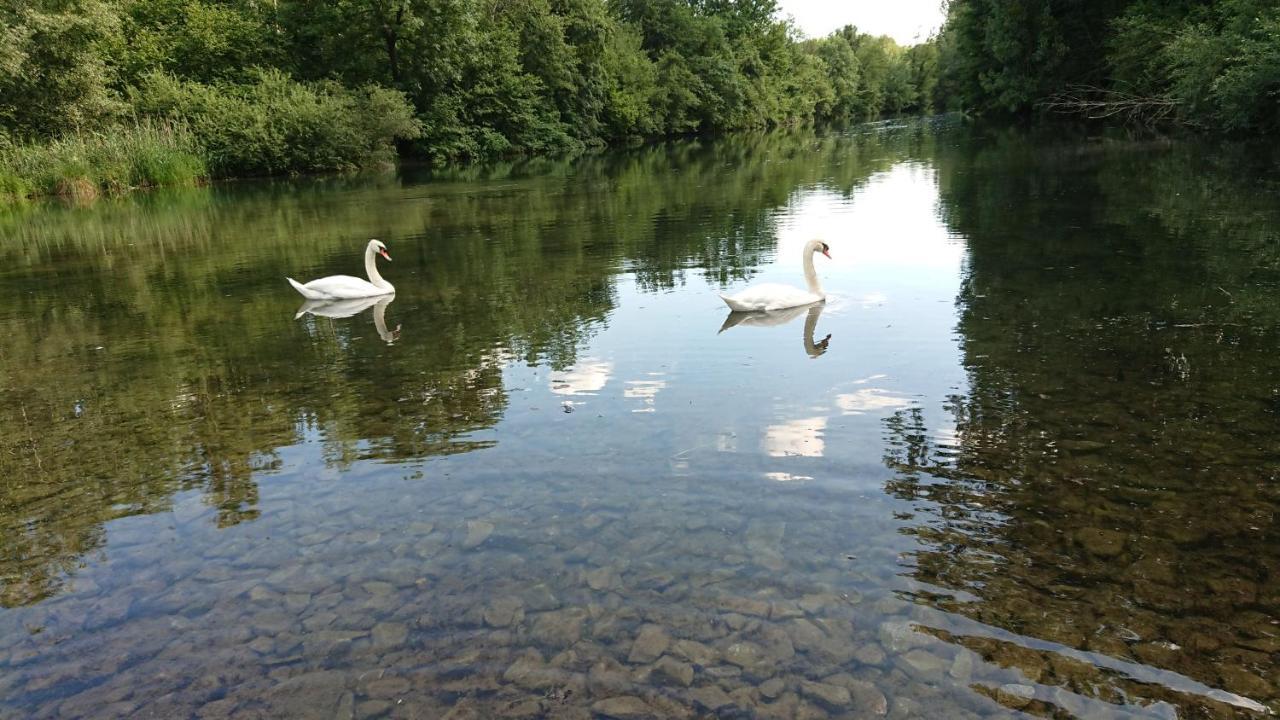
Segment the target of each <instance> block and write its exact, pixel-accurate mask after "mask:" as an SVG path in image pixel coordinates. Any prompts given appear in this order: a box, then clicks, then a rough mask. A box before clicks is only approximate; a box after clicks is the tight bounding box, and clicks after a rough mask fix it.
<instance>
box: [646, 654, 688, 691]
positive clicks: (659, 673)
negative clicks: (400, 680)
mask: <svg viewBox="0 0 1280 720" xmlns="http://www.w3.org/2000/svg"><path fill="white" fill-rule="evenodd" d="M651 674H652V676H653V677H654V678H656V679H657V680H658V681H659V682H664V681H665V683H666V684H672V685H683V686H685V687H689V685H691V684H692V683H693V666H692V665H690V664H688V663H684V662H680V661H679V660H676V659H675V658H672V657H662V658H660V659H659V660H658V662H657V663H655V664H654V666H653V671H652V673H651Z"/></svg>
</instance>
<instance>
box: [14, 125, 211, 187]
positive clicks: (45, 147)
mask: <svg viewBox="0 0 1280 720" xmlns="http://www.w3.org/2000/svg"><path fill="white" fill-rule="evenodd" d="M207 177H208V170H207V168H206V164H205V161H204V158H203V153H202V152H201V150H200V147H199V144H198V143H197V142H196V140H195V137H194V136H193V134H192V133H191V131H190V130H189V129H188V128H187V127H186V125H184V124H181V123H171V122H154V121H141V122H137V123H134V124H126V125H116V126H112V127H108V128H105V129H103V130H100V131H95V132H79V133H74V134H70V135H65V136H63V137H60V138H56V139H53V140H48V141H44V142H12V141H7V140H5V139H3V138H0V203H14V202H23V201H25V200H27V199H30V198H34V197H39V196H44V195H60V196H66V197H70V198H73V199H77V200H85V199H91V198H94V197H97V196H99V195H102V194H108V195H115V194H121V193H126V192H128V191H130V190H132V189H134V188H139V187H158V186H162V185H194V184H196V183H199V182H200V181H202V180H204V179H205V178H207Z"/></svg>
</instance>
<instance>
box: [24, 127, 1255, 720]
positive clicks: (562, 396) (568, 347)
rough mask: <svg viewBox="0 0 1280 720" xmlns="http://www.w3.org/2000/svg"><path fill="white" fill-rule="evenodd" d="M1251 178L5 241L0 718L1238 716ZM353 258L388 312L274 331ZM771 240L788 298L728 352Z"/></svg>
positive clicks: (1246, 713) (821, 187)
mask: <svg viewBox="0 0 1280 720" xmlns="http://www.w3.org/2000/svg"><path fill="white" fill-rule="evenodd" d="M1278 167H1280V166H1277V164H1276V162H1275V159H1274V157H1273V156H1270V155H1269V154H1268V153H1267V152H1266V151H1259V150H1258V149H1257V148H1236V147H1221V146H1218V147H1203V146H1200V145H1198V144H1195V143H1193V142H1186V141H1182V142H1160V143H1153V142H1149V141H1135V140H1129V139H1123V138H1096V137H1093V138H1090V137H1082V136H1074V135H1071V134H1064V133H1057V132H1054V133H1041V134H1027V133H1024V132H1018V131H996V130H989V129H983V128H968V127H962V126H956V125H954V124H947V123H921V124H910V125H905V126H892V125H878V126H866V127H860V128H855V129H853V130H850V131H846V132H838V133H836V132H832V133H820V134H813V133H794V134H772V135H761V136H733V137H729V138H724V139H719V140H713V141H699V142H682V143H673V144H668V145H662V146H656V147H647V148H642V149H637V150H629V151H619V152H615V153H610V154H606V155H601V156H596V157H588V158H584V159H579V160H577V161H572V162H549V161H540V162H533V163H524V164H519V165H511V166H488V167H484V168H476V169H471V170H466V171H458V172H456V173H451V174H444V175H440V176H437V177H425V176H415V175H413V174H407V175H405V176H403V177H400V178H349V179H336V180H326V181H310V182H298V183H275V184H237V185H228V186H218V187H214V188H210V189H202V190H197V191H189V192H177V193H156V194H151V195H145V196H139V197H136V198H130V199H127V200H124V201H119V202H103V203H99V204H96V205H93V206H91V207H88V208H68V207H60V206H51V207H46V208H39V209H35V210H29V211H24V212H21V213H18V214H11V215H6V216H4V217H2V218H0V235H2V237H3V240H2V241H0V298H2V299H3V302H0V428H2V430H3V432H0V717H15V718H17V717H39V718H43V717H81V716H92V717H165V718H177V717H200V718H229V717H235V718H240V717H243V718H258V717H281V716H290V717H295V716H296V717H312V716H314V717H334V716H338V717H361V718H366V717H367V718H377V717H397V718H398V717H427V718H437V717H452V718H464V717H476V718H487V717H529V718H537V717H554V718H589V717H593V716H597V717H604V716H615V717H647V716H653V717H724V718H822V717H833V718H845V717H879V716H888V717H895V718H916V717H939V718H978V717H983V718H985V717H997V718H1007V717H1016V716H1037V717H1087V718H1127V717H1142V718H1148V717H1149V718H1175V717H1176V718H1232V717H1259V716H1263V715H1266V714H1269V713H1270V712H1271V711H1274V710H1278V709H1280V691H1278V690H1277V684H1278V683H1280V671H1278V668H1280V665H1278V664H1277V662H1276V660H1277V653H1278V652H1280V624H1278V623H1280V616H1278V615H1277V609H1278V606H1280V575H1277V571H1276V568H1277V567H1278V564H1277V563H1278V561H1280V537H1277V535H1278V533H1277V526H1276V522H1275V516H1276V510H1277V508H1278V507H1280V490H1278V489H1277V486H1276V482H1275V481H1276V477H1277V474H1278V473H1280V380H1277V378H1280V359H1278V356H1277V353H1276V352H1275V348H1276V347H1277V346H1278V344H1280V343H1278V341H1280V310H1278V309H1280V205H1277V204H1276V202H1275V198H1276V197H1277V190H1278V189H1280V184H1278V178H1280V171H1278ZM370 237H378V238H380V239H382V240H383V241H384V242H386V244H387V245H388V247H389V249H390V252H391V254H392V256H393V258H394V261H393V262H392V263H390V264H389V265H386V266H385V267H384V268H383V271H384V275H385V276H386V277H387V278H388V279H389V280H390V281H391V282H393V283H395V285H396V287H397V293H396V295H395V297H394V298H393V299H390V300H389V301H384V302H381V303H377V304H370V305H369V306H367V307H363V308H362V307H359V306H351V307H347V308H342V309H337V310H335V309H332V308H330V309H329V310H327V311H326V310H325V309H323V308H321V309H312V310H313V311H312V312H300V310H306V308H302V307H300V306H301V305H302V302H301V299H300V298H299V297H298V296H297V295H296V293H294V292H293V291H292V290H291V289H290V288H289V286H288V285H287V284H286V283H285V282H284V280H283V278H284V276H286V275H290V276H293V277H296V278H298V279H301V280H306V279H310V278H313V277H317V276H320V275H328V274H333V273H351V274H358V273H359V272H360V269H361V268H360V253H361V251H362V248H363V246H364V243H365V242H366V241H367V239H368V238H370ZM813 237H820V238H822V239H824V240H825V241H827V242H828V243H829V244H830V246H831V253H832V255H833V259H832V260H830V261H828V260H827V259H826V258H822V257H818V258H817V266H818V270H819V275H820V276H821V277H822V279H823V282H824V284H825V286H826V289H827V291H828V292H829V294H830V297H829V300H828V302H827V303H826V304H825V305H824V306H820V307H815V308H811V309H802V310H800V311H797V312H794V313H784V314H779V315H774V316H770V317H764V318H758V317H757V318H743V317H733V316H729V314H728V313H727V311H726V308H725V307H724V305H723V303H721V301H720V300H719V299H718V298H717V297H716V293H717V292H720V291H726V290H730V291H731V290H734V289H737V288H740V287H743V286H745V285H746V284H747V283H748V282H754V281H770V282H788V283H793V284H800V283H801V282H802V280H801V276H800V274H801V270H800V261H801V258H800V249H801V247H802V246H803V245H804V243H805V242H807V241H808V240H809V239H811V238H813ZM328 315H346V316H345V317H331V316H328Z"/></svg>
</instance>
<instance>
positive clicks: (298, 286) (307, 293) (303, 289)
mask: <svg viewBox="0 0 1280 720" xmlns="http://www.w3.org/2000/svg"><path fill="white" fill-rule="evenodd" d="M285 280H288V281H289V284H290V285H292V286H293V289H294V290H297V291H298V292H299V293H301V294H302V297H304V298H306V299H308V300H319V299H320V296H319V295H318V294H316V293H315V292H314V291H312V290H311V289H309V288H308V287H307V286H306V285H303V284H302V283H300V282H298V281H297V280H294V279H293V278H291V277H287V278H285Z"/></svg>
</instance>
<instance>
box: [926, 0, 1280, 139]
mask: <svg viewBox="0 0 1280 720" xmlns="http://www.w3.org/2000/svg"><path fill="white" fill-rule="evenodd" d="M935 42H936V43H937V45H938V54H939V65H940V67H941V68H942V72H941V78H940V81H939V84H938V86H937V92H938V93H939V97H942V98H945V99H946V104H947V106H948V107H951V108H956V109H961V108H963V109H968V110H976V111H980V112H987V113H1029V112H1036V111H1040V112H1045V111H1054V110H1057V111H1065V112H1068V113H1074V114H1080V115H1086V116H1090V117H1094V118H1103V119H1110V120H1112V121H1124V122H1138V123H1142V124H1147V125H1161V126H1179V125H1181V126H1192V127H1196V128H1200V129H1204V130H1210V131H1214V132H1227V133H1237V134H1250V135H1254V134H1256V135H1261V134H1265V133H1272V132H1277V131H1280V3H1278V2H1276V0H1093V1H1092V2H1088V3H1080V2H1062V1H1061V0H949V2H948V4H947V20H946V24H945V25H944V26H943V29H942V32H941V33H940V34H939V37H938V38H937V39H936V40H935Z"/></svg>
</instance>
